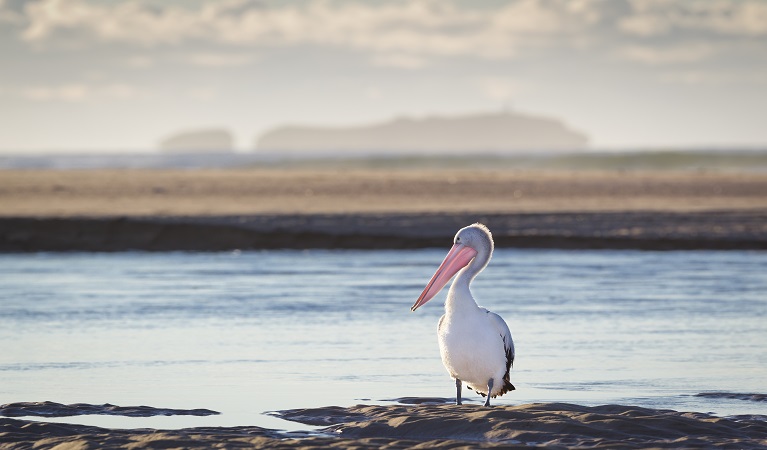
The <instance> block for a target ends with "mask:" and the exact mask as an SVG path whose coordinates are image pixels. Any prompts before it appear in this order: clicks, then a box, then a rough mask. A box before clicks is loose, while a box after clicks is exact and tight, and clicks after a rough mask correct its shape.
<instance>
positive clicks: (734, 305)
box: [0, 249, 767, 428]
mask: <svg viewBox="0 0 767 450" xmlns="http://www.w3.org/2000/svg"><path fill="white" fill-rule="evenodd" d="M444 253H445V251H442V250H407V251H400V250H397V251H264V252H241V253H240V252H234V253H114V254H105V253H103V254H92V253H75V254H62V253H40V254H5V255H0V324H2V326H1V327H0V403H9V402H17V401H43V400H50V401H55V402H60V403H77V402H83V403H94V404H101V403H113V404H118V405H123V406H129V405H150V406H155V407H171V408H208V409H214V410H217V411H220V412H222V414H221V415H219V416H210V417H154V418H124V417H101V416H83V417H71V418H64V419H60V420H62V421H66V422H75V423H86V424H94V425H101V426H115V427H145V426H151V427H170V428H174V427H186V426H202V425H226V426H233V425H261V426H267V427H272V428H290V427H291V425H289V424H288V423H287V422H284V421H281V420H279V419H276V418H272V417H269V416H267V415H265V414H264V412H265V411H270V410H279V409H286V408H298V407H311V406H327V405H341V406H344V405H352V404H357V403H364V402H381V401H385V400H387V399H393V398H397V397H403V396H437V397H450V396H452V395H453V393H454V385H453V382H452V381H451V380H450V378H449V377H448V375H447V374H446V373H445V371H444V369H443V368H442V365H441V362H440V358H439V351H438V348H437V340H436V326H437V320H438V318H439V316H440V315H441V314H442V305H441V302H442V301H443V300H444V295H445V293H444V292H443V293H441V294H440V295H439V296H438V297H437V298H435V299H434V300H432V301H431V302H430V303H428V304H427V305H426V306H424V307H422V308H421V309H419V310H418V311H417V312H415V313H412V312H410V310H409V308H410V306H411V305H412V303H413V301H414V300H415V298H416V297H417V296H418V294H419V293H420V292H421V290H422V289H423V287H424V285H425V283H426V282H427V281H428V279H429V278H430V276H431V275H432V274H433V272H434V270H435V269H436V267H437V265H438V264H439V262H440V261H441V260H442V257H443V256H444ZM473 289H474V294H475V296H476V297H477V298H478V299H479V302H480V304H482V305H483V306H486V307H488V308H489V309H491V310H493V311H495V312H498V313H499V314H501V315H502V316H503V317H504V318H505V319H506V320H507V322H508V323H509V326H510V328H511V330H512V333H513V335H514V340H515V343H516V349H517V359H516V363H515V367H514V370H513V373H512V377H511V379H512V382H513V383H514V385H515V386H516V387H517V390H516V391H514V392H512V393H510V394H506V395H505V396H503V397H501V398H499V399H497V400H496V402H497V403H501V404H519V403H527V402H537V401H565V402H574V403H580V404H587V405H593V404H604V403H622V404H635V405H640V406H649V407H659V408H671V409H676V410H687V411H690V410H692V411H701V412H713V413H716V414H720V415H730V414H767V403H766V402H752V401H744V400H738V399H720V398H713V399H712V398H701V397H695V396H694V394H696V393H699V392H709V391H725V392H736V393H753V392H756V393H765V387H764V381H765V380H767V317H766V316H767V253H765V252H639V251H548V250H547V251H541V250H510V249H499V250H497V251H496V253H495V256H494V258H493V260H492V261H491V263H490V265H489V266H488V268H487V269H486V270H485V272H484V273H482V274H481V275H480V276H479V277H478V278H477V279H476V281H475V284H474V287H473ZM465 396H466V397H469V398H475V399H476V400H477V401H479V400H480V399H479V397H475V396H474V395H473V394H472V393H471V392H469V391H466V392H465Z"/></svg>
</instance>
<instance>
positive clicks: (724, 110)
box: [0, 0, 767, 153]
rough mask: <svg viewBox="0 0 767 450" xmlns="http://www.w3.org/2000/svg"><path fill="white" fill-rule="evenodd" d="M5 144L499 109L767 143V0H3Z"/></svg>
mask: <svg viewBox="0 0 767 450" xmlns="http://www.w3.org/2000/svg"><path fill="white" fill-rule="evenodd" d="M0 61H2V62H0V64H1V65H2V70H0V124H1V125H0V128H1V130H2V132H0V151H2V152H6V153H7V152H24V151H45V150H54V151H115V150H150V149H152V148H154V147H155V146H156V144H157V142H158V141H159V140H161V139H162V138H164V137H166V136H168V135H169V134H173V133H175V132H177V131H181V130H187V129H194V128H204V127H222V128H227V129H229V130H231V131H232V132H233V133H234V134H235V138H236V142H237V145H238V148H240V149H242V150H247V149H250V148H252V146H253V142H254V140H255V138H256V136H257V135H258V134H259V133H261V132H263V131H265V130H266V129H268V128H270V127H273V126H276V125H281V124H311V125H351V124H365V123H370V122H377V121H383V120H388V119H390V118H393V117H396V116H407V115H409V116H423V115H429V114H463V113H470V112H479V111H494V110H500V109H501V108H504V107H506V106H508V105H510V106H511V107H512V108H513V109H516V110H518V111H521V112H530V113H535V114H543V115H548V116H552V117H557V118H560V119H562V120H564V121H565V122H566V123H567V124H568V125H569V126H571V127H573V128H576V129H579V130H581V131H584V132H586V133H587V134H589V135H590V136H591V139H592V143H593V147H595V148H610V149H612V148H637V147H639V148H642V147H653V148H657V147H669V146H670V147H688V146H696V147H726V146H767V125H765V122H767V1H763V0H697V1H696V0H679V1H667V0H643V1H620V0H604V1H598V0H592V1H588V0H583V1H577V0H576V1H566V0H547V1H545V0H540V1H533V0H516V1H485V2H473V1H458V0H456V1H447V0H444V1H438V0H421V1H419V0H410V1H356V2H355V1H333V0H321V1H256V0H223V1H205V0H194V1H192V0H183V1H182V0H176V1H159V0H144V1H130V0H109V1H106V0H33V1H20V0H0Z"/></svg>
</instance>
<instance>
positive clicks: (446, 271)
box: [410, 244, 477, 311]
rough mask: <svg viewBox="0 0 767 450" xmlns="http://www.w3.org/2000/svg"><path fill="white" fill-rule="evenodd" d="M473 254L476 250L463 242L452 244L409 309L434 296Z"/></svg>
mask: <svg viewBox="0 0 767 450" xmlns="http://www.w3.org/2000/svg"><path fill="white" fill-rule="evenodd" d="M475 256H477V251H476V250H474V249H473V248H471V247H467V246H465V245H463V244H454V245H453V248H451V249H450V251H449V252H447V256H445V259H444V260H443V261H442V264H440V265H439V269H437V272H436V273H434V276H433V277H431V280H429V284H427V285H426V289H424V290H423V292H421V296H420V297H418V300H416V302H415V304H413V306H412V307H411V308H410V310H411V311H415V310H416V309H418V308H419V307H420V306H421V305H423V304H424V303H426V302H428V301H429V300H431V299H432V298H434V296H435V295H437V294H438V293H439V291H441V290H442V288H443V287H445V285H446V284H447V282H448V281H450V279H451V278H453V275H455V274H456V272H458V271H459V270H461V269H463V268H464V267H466V265H467V264H469V262H471V260H472V259H473V258H474V257H475Z"/></svg>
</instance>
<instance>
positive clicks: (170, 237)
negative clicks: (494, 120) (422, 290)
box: [0, 168, 767, 251]
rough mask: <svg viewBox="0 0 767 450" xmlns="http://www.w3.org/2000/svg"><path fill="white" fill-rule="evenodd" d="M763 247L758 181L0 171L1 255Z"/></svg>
mask: <svg viewBox="0 0 767 450" xmlns="http://www.w3.org/2000/svg"><path fill="white" fill-rule="evenodd" d="M475 221H482V222H484V223H486V224H487V225H488V226H490V228H491V229H492V230H493V232H494V235H495V237H496V241H497V244H498V245H499V246H501V247H504V246H505V247H536V248H640V249H767V174H759V173H756V174H754V173H750V174H738V173H706V172H663V173H658V172H617V171H616V172H540V171H538V172H522V171H508V170H505V171H501V170H497V171H493V170H484V171H477V170H460V169H434V170H405V169H397V170H390V171H383V170H369V169H349V170H341V169H329V168H325V169H316V170H308V169H277V168H272V169H250V170H245V169H238V170H170V171H167V170H80V171H76V170H73V171H55V170H10V171H2V172H0V251H41V250H42V251H68V250H86V251H120V250H156V251H164V250H202V251H205V250H232V249H260V248H414V247H430V246H439V245H440V244H442V243H444V241H445V240H446V239H448V240H449V239H450V238H451V237H452V235H453V233H454V232H455V230H456V229H458V228H460V227H462V226H465V225H466V224H469V223H472V222H475Z"/></svg>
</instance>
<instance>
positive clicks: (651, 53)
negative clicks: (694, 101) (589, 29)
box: [617, 43, 717, 65]
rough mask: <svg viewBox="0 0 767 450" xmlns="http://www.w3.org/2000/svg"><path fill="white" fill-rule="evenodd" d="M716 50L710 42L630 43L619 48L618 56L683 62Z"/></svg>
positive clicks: (652, 61) (651, 61) (654, 62)
mask: <svg viewBox="0 0 767 450" xmlns="http://www.w3.org/2000/svg"><path fill="white" fill-rule="evenodd" d="M716 52H717V48H716V46H714V45H712V44H703V43H691V44H681V45H674V46H663V47H661V46H646V45H631V46H625V47H623V48H620V49H619V50H618V52H617V54H618V56H619V57H621V58H623V59H626V60H629V61H635V62H640V63H644V64H650V65H661V64H685V63H693V62H698V61H702V60H704V59H706V58H709V57H711V56H712V55H714V54H715V53H716Z"/></svg>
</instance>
